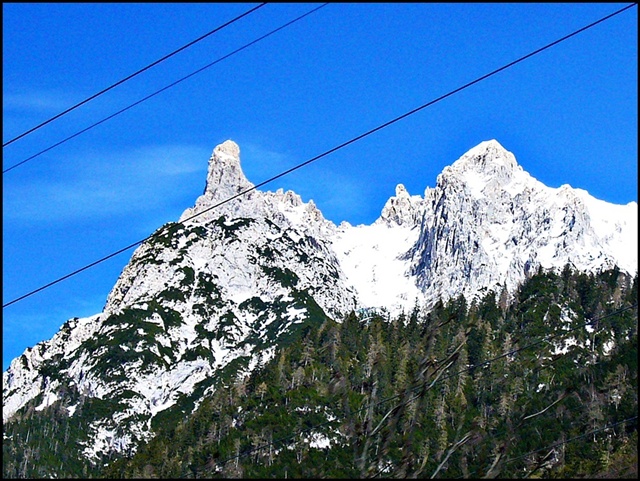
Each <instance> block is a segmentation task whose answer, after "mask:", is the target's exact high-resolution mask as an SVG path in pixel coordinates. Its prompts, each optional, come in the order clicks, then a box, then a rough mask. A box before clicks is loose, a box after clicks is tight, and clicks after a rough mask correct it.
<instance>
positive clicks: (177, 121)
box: [2, 3, 638, 370]
mask: <svg viewBox="0 0 640 481" xmlns="http://www.w3.org/2000/svg"><path fill="white" fill-rule="evenodd" d="M257 5H258V4H257V3H237V4H227V3H225V4H216V3H193V4H175V3H158V4H154V3H150V4H146V3H132V4H125V3H109V4H100V3H66V4H49V3H36V4H28V3H13V4H12V3H3V143H5V142H7V141H9V140H10V139H12V138H14V137H15V136H17V135H19V134H21V133H23V132H24V131H26V130H28V129H30V128H32V127H34V126H36V125H38V124H39V123H41V122H43V121H45V120H47V119H49V118H51V117H53V116H54V115H56V114H58V113H60V112H62V111H63V110H65V109H66V108H68V107H70V106H72V105H74V104H76V103H78V102H80V101H82V100H84V99H86V98H87V97H89V96H91V95H93V94H95V93H96V92H98V91H100V90H102V89H104V88H106V87H108V86H110V85H112V84H114V83H115V82H117V81H119V80H121V79H123V78H125V77H127V76H128V75H130V74H132V73H133V72H135V71H137V70H139V69H141V68H143V67H145V66H147V65H149V64H150V63H152V62H154V61H155V60H158V59H159V58H161V57H163V56H165V55H167V54H169V53H171V52H173V51H174V50H176V49H178V48H180V47H182V46H183V45H185V44H187V43H189V42H190V41H192V40H194V39H196V38H198V37H200V36H201V35H204V34H205V33H207V32H209V31H210V30H213V29H214V28H216V27H218V26H220V25H222V24H224V23H225V22H227V21H229V20H231V19H232V18H234V17H236V16H238V15H240V14H242V13H244V12H246V11H248V10H249V9H250V8H252V7H254V6H257ZM319 5H321V4H309V3H280V4H267V5H265V6H264V7H261V8H259V9H258V10H256V11H254V12H253V13H251V14H250V15H248V16H246V17H244V18H242V19H241V20H239V21H237V22H235V23H233V24H232V25H230V26H228V27H226V28H224V29H223V30H221V31H219V32H218V33H216V34H213V35H211V36H209V37H207V38H206V39H204V40H202V41H201V42H198V43H197V44H195V45H193V46H192V47H190V48H188V49H186V50H184V51H182V52H181V53H179V54H177V55H175V56H173V57H171V58H170V59H168V60H166V61H164V62H162V63H161V64H159V65H157V66H156V67H154V68H152V69H150V70H148V71H146V72H144V73H142V74H141V75H139V76H137V77H135V78H133V79H131V80H130V81H127V82H125V83H124V84H122V85H120V86H119V87H117V88H115V89H113V90H111V91H109V92H107V93H106V94H104V95H102V96H100V97H98V98H96V99H95V100H92V101H91V102H89V103H87V104H86V105H84V106H82V107H80V108H78V109H76V110H74V111H72V112H70V113H69V114H67V115H65V116H63V117H61V118H60V119H58V120H56V121H54V122H52V123H50V124H48V125H46V126H44V127H43V128H41V129H38V130H37V131H35V132H33V133H31V134H29V135H28V136H26V137H24V138H22V139H20V140H17V141H16V142H14V143H12V144H10V145H7V146H6V147H4V148H3V170H4V169H7V168H9V167H11V166H13V165H15V164H16V163H18V162H21V161H22V160H24V159H26V158H28V157H30V156H32V155H34V154H36V153H38V152H40V151H42V150H44V149H46V148H48V147H50V146H51V145H53V144H55V143H57V142H60V141H61V140H63V139H65V138H67V137H69V136H71V135H73V134H75V133H76V132H78V131H80V130H82V129H84V128H86V127H88V126H90V125H92V124H93V123H96V122H98V121H100V120H102V119H104V118H106V117H108V116H109V115H111V114H113V113H115V112H117V111H118V110H120V109H123V108H125V107H127V106H129V105H131V104H133V103H134V102H137V101H139V100H140V99H142V98H144V97H146V96H147V95H150V94H152V93H154V92H156V91H158V90H160V89H162V88H164V87H165V86H167V85H169V84H171V83H172V82H175V81H176V80H179V79H180V78H183V77H185V76H187V75H189V74H190V73H192V72H194V71H196V70H198V69H200V68H201V67H203V66H205V65H208V64H210V63H212V62H214V61H215V60H217V59H219V58H221V57H223V56H225V55H227V54H228V53H230V52H233V51H234V50H236V49H238V48H240V47H242V46H244V45H246V44H248V43H250V42H252V41H253V40H255V39H256V38H258V37H261V36H262V35H265V34H267V33H268V32H270V31H272V30H274V29H276V28H278V27H280V26H281V25H283V24H285V23H287V22H289V21H291V20H293V19H295V18H296V17H298V16H300V15H302V14H304V13H306V12H308V11H310V10H312V9H314V8H316V7H318V6H319ZM626 5H628V4H624V3H618V4H612V3H601V4H599V3H571V4H562V3H544V4H536V3H533V4H532V3H528V4H515V3H514V4H510V3H490V4H456V3H454V4H451V3H445V4H429V3H417V4H406V3H402V4H384V3H375V4H329V5H327V6H326V7H323V8H321V9H319V10H318V11H316V12H315V13H313V14H311V15H309V16H308V17H305V18H304V19H302V20H300V21H298V22H296V23H294V24H292V25H290V26H288V27H287V28H285V29H283V30H281V31H279V32H277V33H275V34H273V35H271V36H270V37H268V38H266V39H264V40H262V41H260V42H258V43H256V44H254V45H252V46H250V47H248V48H246V49H244V50H242V51H241V52H239V53H237V54H235V55H233V56H231V57H229V58H227V59H225V60H223V61H221V62H219V63H217V64H215V65H213V66H212V67H210V68H208V69H206V70H204V71H202V72H200V73H199V74H197V75H194V76H193V77H191V78H189V79H187V80H185V81H183V82H181V83H180V84H178V85H176V86H174V87H172V88H170V89H168V90H166V91H164V92H162V93H160V94H158V95H156V96H154V97H153V98H151V99H149V100H147V101H145V102H143V103H141V104H139V105H137V106H135V107H133V108H131V109H129V110H127V111H126V112H124V113H122V114H120V115H118V116H116V117H114V118H112V119H110V120H108V121H106V122H104V123H103V124H101V125H98V126H97V127H95V128H93V129H91V130H89V131H87V132H85V133H84V134H81V135H79V136H77V137H75V138H73V139H71V140H69V141H67V142H65V143H64V144H62V145H60V146H58V147H56V148H54V149H51V150H50V151H48V152H46V153H44V154H42V155H40V156H38V157H36V158H34V159H32V160H30V161H29V162H26V163H25V164H23V165H21V166H19V167H17V168H15V169H13V170H11V171H9V172H6V173H4V174H3V304H4V303H7V302H9V301H11V300H13V299H15V298H17V297H19V296H21V295H23V294H25V293H27V292H29V291H31V290H33V289H37V288H39V287H40V286H42V285H45V284H47V283H49V282H51V281H53V280H55V279H58V278H59V277H62V276H64V275H66V274H68V273H70V272H72V271H74V270H76V269H78V268H80V267H83V266H84V265H86V264H89V263H91V262H93V261H95V260H97V259H99V258H101V257H103V256H106V255H108V254H110V253H112V252H114V251H117V250H118V249H120V248H122V247H125V246H127V245H129V244H131V243H133V242H136V241H138V240H141V239H143V238H145V237H147V236H148V235H150V234H151V233H153V231H154V230H155V229H157V228H158V227H160V226H161V225H163V224H164V223H166V222H170V221H175V220H177V219H178V217H179V216H180V214H181V213H182V212H183V211H184V210H185V209H186V208H188V207H190V206H192V205H193V203H194V202H195V199H196V198H197V197H198V195H200V194H201V193H202V190H203V188H204V184H205V178H206V169H207V161H208V158H209V156H210V154H211V152H212V150H213V148H214V147H215V146H216V145H217V144H219V143H221V142H223V141H225V140H227V139H232V140H234V141H235V142H237V143H238V144H239V146H240V149H241V162H242V167H243V169H244V171H245V174H246V175H247V177H248V179H249V180H250V181H252V182H253V183H254V184H258V183H260V182H262V181H264V180H266V179H268V178H270V177H272V176H274V175H276V174H278V173H280V172H282V171H284V170H286V169H288V168H290V167H293V166H295V165H297V164H299V163H301V162H304V161H305V160H307V159H310V158H312V157H314V156H316V155H318V154H321V153H323V152H325V151H327V150H329V149H332V148H333V147H335V146H337V145H339V144H341V143H343V142H345V141H348V140H350V139H352V138H354V137H356V136H358V135H360V134H362V133H364V132H366V131H368V130H370V129H373V128H375V127H377V126H379V125H381V124H383V123H385V122H387V121H389V120H391V119H393V118H396V117H398V116H400V115H402V114H404V113H405V112H408V111H410V110H412V109H414V108H416V107H418V106H420V105H423V104H425V103H427V102H429V101H431V100H433V99H436V98H438V97H440V96H442V95H444V94H447V93H448V92H450V91H452V90H454V89H456V88H458V87H460V86H462V85H464V84H466V83H468V82H471V81H473V80H475V79H476V78H478V77H480V76H482V75H485V74H487V73H489V72H491V71H493V70H495V69H497V68H499V67H502V66H503V65H505V64H508V63H509V62H512V61H514V60H516V59H518V58H519V57H521V56H524V55H526V54H528V53H530V52H532V51H534V50H536V49H538V48H540V47H542V46H544V45H546V44H548V43H551V42H553V41H555V40H557V39H559V38H561V37H563V36H565V35H567V34H569V33H571V32H573V31H575V30H577V29H579V28H581V27H583V26H585V25H588V24H589V23H592V22H594V21H596V20H598V19H600V18H601V17H604V16H606V15H608V14H610V13H613V12H615V11H616V10H619V9H620V8H622V7H624V6H626ZM637 45H638V8H637V6H635V7H632V8H631V9H629V10H627V11H625V12H623V13H621V14H619V15H617V16H615V17H613V18H611V19H609V20H608V21H606V22H604V23H602V24H599V25H597V26H595V27H593V28H591V29H589V30H587V31H585V32H583V33H581V34H579V35H577V36H576V37H573V38H570V39H568V40H567V41H565V42H563V43H561V44H559V45H557V46H555V47H553V48H551V49H549V50H546V51H544V52H542V53H540V54H539V55H536V56H534V57H532V58H529V59H528V60H526V61H524V62H522V63H520V64H518V65H515V66H514V67H512V68H510V69H507V70H505V71H503V72H501V73H499V74H497V75H495V76H493V77H491V78H489V79H487V80H485V81H482V82H480V83H478V84H476V85H473V86H472V87H470V88H468V89H466V90H464V91H462V92H459V93H458V94H455V95H453V96H451V97H448V98H446V99H445V100H443V101H441V102H439V103H437V104H435V105H433V106H431V107H428V108H426V109H424V110H422V111H420V112H418V113H416V114H415V115H412V116H410V117H408V118H406V119H404V120H402V121H400V122H397V123H395V124H393V125H391V126H389V127H387V128H385V129H382V130H380V131H378V132H376V133H375V134H373V135H370V136H368V137H366V138H364V139H362V140H360V141H358V142H355V143H354V144H351V145H349V146H348V147H346V148H344V149H341V150H340V151H338V152H335V153H333V154H331V155H329V156H327V157H325V158H323V159H321V160H319V161H317V162H315V163H313V164H311V165H309V166H307V167H304V168H302V169H300V170H298V171H296V172H294V173H292V174H290V175H287V176H284V177H282V178H280V179H278V180H277V181H275V182H274V183H272V184H269V185H268V186H264V187H263V188H262V190H276V189H277V188H279V187H282V188H284V189H285V190H286V189H291V190H294V191H296V192H297V193H298V194H300V195H301V196H302V198H303V200H304V201H308V200H310V199H313V200H314V202H315V203H316V204H317V205H318V206H319V208H320V209H321V210H322V212H323V214H324V215H325V217H327V218H328V219H330V220H332V221H334V222H336V223H339V222H341V221H342V220H347V221H349V222H351V223H352V224H360V223H365V224H369V223H371V222H373V221H374V220H375V219H376V218H377V217H378V215H379V214H380V210H381V209H382V207H383V205H384V203H385V201H386V199H387V198H388V197H389V196H391V195H393V194H394V192H395V186H396V185H397V184H398V183H402V184H404V185H405V187H406V188H407V190H408V191H409V193H410V194H412V195H414V194H422V193H423V192H424V189H425V188H426V187H429V186H431V187H432V186H433V185H434V184H435V179H436V176H437V175H438V174H439V173H440V172H441V171H442V169H443V168H444V167H445V166H447V165H450V164H451V163H452V162H454V161H455V160H456V159H457V158H458V157H460V156H461V155H462V154H463V153H464V152H466V151H467V150H468V149H470V148H471V147H473V146H475V145H477V144H478V143H480V142H481V141H483V140H488V139H496V140H498V141H499V142H500V143H501V144H502V145H503V146H504V147H505V148H507V149H508V150H510V151H511V152H513V153H514V154H515V156H516V159H517V160H518V162H519V163H520V165H522V166H523V168H524V169H525V170H526V171H528V172H529V173H530V174H531V175H533V176H534V177H535V178H537V179H538V180H540V181H542V182H543V183H545V184H547V185H549V186H552V187H558V186H560V185H562V184H565V183H566V184H570V185H571V186H572V187H578V188H582V189H586V190H588V191H589V192H590V193H591V194H592V195H594V196H595V197H597V198H600V199H603V200H606V201H609V202H613V203H617V204H626V203H628V202H631V201H635V202H637V199H638V169H637V164H638V137H637V131H638V110H637V103H638V98H637V96H638V51H637ZM132 252H133V251H132V250H130V251H127V252H125V253H123V254H120V255H118V256H116V257H114V258H112V259H110V260H109V261H106V262H104V263H102V264H99V265H97V266H95V267H93V268H91V269H89V270H87V271H84V272H82V273H80V274H78V275H76V276H74V277H72V278H69V279H67V280H66V281H63V282H60V283H58V284H56V285H55V286H52V287H50V288H48V289H46V290H43V291H41V292H39V293H37V294H34V295H33V296H31V297H28V298H26V299H24V300H22V301H19V302H17V303H15V304H12V305H10V306H7V307H5V308H4V309H3V321H2V322H3V370H4V369H6V368H7V367H8V365H9V362H10V361H11V360H12V359H13V358H15V357H17V356H19V355H20V354H21V353H22V352H23V351H24V349H25V348H27V347H29V346H33V345H35V344H36V343H37V342H40V341H42V340H46V339H49V338H51V337H52V336H53V334H55V332H57V330H58V329H59V327H60V326H61V325H62V324H63V323H64V322H65V321H66V320H67V319H69V318H71V317H75V316H77V317H83V316H88V315H91V314H95V313H98V312H100V311H101V309H102V307H103V305H104V302H105V300H106V297H107V295H108V293H109V291H110V289H111V287H112V286H113V285H114V283H115V281H116V279H117V277H118V276H119V274H120V272H121V271H122V269H123V268H124V266H125V265H126V263H127V262H128V260H129V258H130V256H131V254H132Z"/></svg>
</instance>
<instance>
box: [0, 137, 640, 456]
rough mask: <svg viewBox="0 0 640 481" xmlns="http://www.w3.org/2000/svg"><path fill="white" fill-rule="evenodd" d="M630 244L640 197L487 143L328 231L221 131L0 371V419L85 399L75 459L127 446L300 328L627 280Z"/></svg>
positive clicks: (632, 269) (72, 408)
mask: <svg viewBox="0 0 640 481" xmlns="http://www.w3.org/2000/svg"><path fill="white" fill-rule="evenodd" d="M242 193H244V194H242ZM240 194H242V195H240ZM229 199H231V200H229ZM636 253H637V204H636V203H631V204H628V205H626V206H618V205H611V204H607V203H605V202H602V201H599V200H597V199H594V198H592V197H591V196H589V195H588V193H586V192H584V191H580V190H574V189H572V188H570V187H569V186H562V187H561V188H558V189H554V188H549V187H546V186H544V185H543V184H541V183H540V182H538V181H537V180H535V179H533V178H532V177H531V176H530V175H529V174H527V173H526V172H524V171H523V170H522V168H521V167H520V166H519V165H518V164H517V163H516V160H515V157H514V156H513V155H512V154H511V153H509V152H507V151H506V150H505V149H504V148H502V146H501V145H500V144H499V143H498V142H496V141H488V142H483V143H481V144H480V145H478V146H477V147H475V148H473V149H472V150H470V151H469V152H467V153H466V154H465V155H463V156H462V157H461V158H460V159H458V160H457V161H456V162H454V163H453V164H452V165H451V166H449V167H447V168H445V169H444V171H443V172H442V173H441V174H440V175H439V176H438V178H437V182H436V186H435V187H434V188H428V189H426V191H425V193H424V196H419V195H410V194H409V193H408V192H407V191H406V189H405V188H404V187H403V186H402V185H398V187H397V188H396V192H395V196H394V197H391V198H390V199H389V200H388V201H387V203H386V205H385V206H384V207H383V209H382V212H381V216H380V218H379V219H378V220H377V221H376V222H374V223H373V224H372V225H370V226H351V225H349V224H347V223H343V224H341V225H340V226H336V225H334V224H333V223H332V222H330V221H328V220H326V219H324V217H323V216H322V213H321V212H320V211H319V210H318V208H317V207H316V206H315V205H314V204H313V202H312V201H310V202H308V203H304V202H302V200H301V199H300V197H299V196H298V195H297V194H295V193H294V192H291V191H288V192H283V191H282V190H279V191H277V192H275V193H274V192H261V191H258V190H254V189H253V184H251V183H250V182H249V181H248V180H247V179H246V177H245V176H244V173H243V172H242V169H241V167H240V150H239V148H238V146H237V145H236V144H235V143H233V142H231V141H227V142H225V143H223V144H221V145H219V146H218V147H216V148H215V150H214V151H213V154H212V156H211V158H210V160H209V171H208V175H207V183H206V188H205V190H204V193H203V194H202V195H201V196H200V197H198V199H197V200H196V202H195V205H194V207H192V208H189V209H187V210H186V211H185V212H184V213H183V215H182V216H181V218H180V221H179V222H178V223H170V224H167V225H165V226H163V227H161V228H160V229H158V231H157V232H156V233H155V234H154V235H153V236H151V237H150V238H149V239H148V240H147V241H146V242H144V243H143V244H142V245H141V246H140V247H139V248H138V249H137V250H136V251H135V252H134V254H133V256H132V258H131V260H130V262H129V263H128V265H127V266H126V267H125V268H124V270H123V272H122V274H121V276H120V278H119V279H118V281H117V282H116V284H115V286H114V287H113V289H112V291H111V293H110V294H109V296H108V298H107V301H106V304H105V307H104V310H103V312H101V313H99V314H96V315H95V316H92V317H89V318H84V319H72V320H69V321H68V322H67V323H65V324H64V325H63V326H62V327H61V329H60V331H59V332H58V334H56V336H54V338H52V339H51V340H50V341H47V342H43V343H40V344H38V345H37V346H35V347H34V348H33V349H28V350H27V351H25V353H24V354H23V355H22V356H20V357H19V358H17V359H15V360H14V361H13V362H12V364H11V366H10V368H9V369H8V370H7V371H6V372H5V373H3V420H4V421H7V420H8V419H10V418H11V417H12V416H14V415H15V413H16V412H18V411H19V410H21V409H23V408H25V406H27V405H30V406H32V407H33V408H34V409H35V410H36V411H37V410H41V409H44V408H45V407H47V406H50V405H52V404H53V403H56V402H61V403H62V405H63V406H64V409H66V412H67V413H68V415H69V416H74V415H77V413H78V412H79V411H80V410H81V409H82V406H86V403H87V402H88V401H87V400H94V401H95V402H98V403H103V404H104V405H108V406H111V407H110V408H103V409H93V410H91V411H90V412H89V414H87V410H85V415H87V416H88V418H87V419H88V420H87V432H86V439H84V440H83V441H82V443H81V452H82V455H84V456H86V457H88V458H90V459H91V458H95V457H97V456H99V455H100V454H105V453H109V452H113V451H115V452H126V451H128V450H134V449H135V446H136V445H137V444H138V443H139V442H140V441H142V440H145V439H147V438H148V437H149V436H150V435H151V433H152V432H153V426H154V423H155V422H157V419H160V417H161V416H162V415H163V413H164V412H165V411H167V410H168V409H169V408H171V409H176V408H179V409H180V410H182V412H184V413H188V412H190V410H192V409H193V408H194V407H195V406H197V405H198V404H199V402H200V401H201V400H202V398H203V397H204V396H206V395H207V394H208V393H209V392H211V391H212V390H213V389H215V388H216V386H218V385H220V383H222V382H224V380H225V379H226V378H227V377H228V376H229V375H231V374H235V373H238V372H248V371H251V370H252V369H254V368H255V366H257V365H259V364H261V363H263V362H265V361H266V360H268V359H269V358H270V357H272V356H273V354H274V352H275V349H276V347H277V346H278V345H280V344H281V343H283V342H286V340H287V339H288V338H289V337H291V336H293V335H295V333H296V331H297V330H298V329H300V328H301V327H302V326H304V325H305V323H310V322H321V321H322V320H323V319H325V318H326V317H330V318H333V319H336V320H341V319H342V316H343V315H345V314H348V313H349V312H350V311H352V310H355V309H359V308H383V307H384V308H386V309H388V310H390V311H395V312H398V311H401V310H405V311H408V310H411V309H412V308H413V307H414V306H415V305H421V306H424V307H427V308H428V307H430V306H431V305H433V304H434V303H435V302H436V301H437V299H438V298H442V299H443V300H446V299H448V298H452V297H456V296H458V295H459V294H461V293H462V294H464V295H465V296H467V297H468V298H470V299H471V298H473V297H474V296H476V295H483V294H484V293H485V292H486V291H488V290H494V291H500V290H502V289H503V288H506V289H507V290H508V291H513V290H514V289H515V288H516V287H517V286H518V285H519V284H520V283H521V282H522V281H523V280H524V279H525V278H526V277H527V276H529V275H530V274H531V273H533V272H535V271H537V269H538V267H542V268H545V269H558V270H559V269H562V268H563V267H564V265H566V264H567V263H568V264H570V265H571V266H572V267H573V269H575V270H578V271H585V272H593V271H599V270H603V269H606V268H610V267H613V266H614V265H615V266H618V267H619V268H620V269H621V270H622V271H624V272H626V273H629V274H631V275H635V273H636V272H637V254H636ZM114 406H115V407H114Z"/></svg>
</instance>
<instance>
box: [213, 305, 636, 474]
mask: <svg viewBox="0 0 640 481" xmlns="http://www.w3.org/2000/svg"><path fill="white" fill-rule="evenodd" d="M637 307H638V304H637V303H636V304H633V305H631V306H627V307H624V308H621V309H618V310H616V311H614V312H611V313H609V314H606V315H603V316H600V317H597V318H595V319H592V320H590V321H588V322H586V323H583V324H581V325H579V326H576V327H574V328H572V329H569V330H567V331H563V332H561V333H559V334H555V335H551V336H546V337H544V338H542V339H538V340H537V341H533V342H531V343H529V344H527V345H525V346H523V347H520V348H517V349H512V350H511V351H508V352H506V353H503V354H501V355H500V356H497V357H495V358H493V359H489V360H488V361H484V362H481V363H479V364H476V365H473V366H470V367H468V368H465V369H462V370H460V371H457V372H455V373H452V374H448V375H446V376H440V375H438V376H437V377H436V379H435V380H434V381H432V382H431V385H430V386H429V388H428V389H430V388H431V387H433V385H434V384H435V383H436V382H439V381H443V380H445V379H448V378H450V377H453V376H456V375H458V374H461V373H463V372H467V371H472V370H474V369H476V368H479V367H482V366H484V365H487V364H490V363H492V362H495V361H498V360H500V359H502V358H504V357H507V356H511V355H514V354H517V353H518V352H520V351H523V350H525V349H529V348H531V347H534V346H537V345H538V344H541V343H543V342H548V341H550V340H552V339H554V338H556V337H560V336H564V335H566V334H569V333H571V332H573V331H575V330H577V329H582V328H584V327H586V326H588V325H591V324H594V323H596V322H598V321H601V320H602V319H606V318H608V317H612V316H615V315H618V314H621V313H623V312H625V311H628V310H630V309H633V308H637ZM439 327H441V326H437V328H439ZM446 367H448V366H445V368H446ZM425 384H426V381H425V382H423V383H420V384H419V385H418V386H415V387H413V388H411V389H409V390H407V391H406V392H404V393H401V394H395V395H393V396H390V397H388V398H385V399H383V400H381V401H379V402H377V403H375V404H374V405H373V407H379V406H381V405H383V404H386V403H388V402H389V401H393V400H394V399H398V398H400V397H402V396H406V395H407V394H408V393H411V392H412V391H415V390H418V389H423V388H424V386H425ZM412 400H413V399H408V400H407V401H405V402H404V403H402V404H407V403H409V402H411V401H412ZM397 407H399V406H397ZM369 408H370V406H363V407H361V408H360V409H358V410H356V411H355V412H354V415H355V414H358V413H360V412H362V411H364V410H366V409H369ZM394 409H395V408H394ZM631 419H634V418H631ZM383 421H384V419H383ZM626 421H628V419H627V420H626ZM332 422H334V421H325V422H323V423H319V424H316V425H314V426H311V427H308V428H306V429H303V430H301V431H298V432H296V433H294V434H289V435H287V436H283V437H281V438H278V439H276V440H274V441H270V442H268V443H265V444H263V445H260V446H256V447H253V448H250V449H248V450H246V451H243V452H242V453H240V454H237V455H235V456H231V457H228V458H226V459H224V460H222V461H219V462H216V465H218V466H224V465H225V464H227V463H228V462H230V461H233V460H234V459H240V458H243V457H246V456H248V455H250V454H252V453H254V452H256V451H262V450H263V449H266V448H268V447H269V446H273V445H275V444H278V443H282V442H284V441H288V440H291V439H293V438H295V437H296V436H298V435H302V434H308V433H311V432H312V431H314V430H316V429H318V428H320V427H323V426H326V425H328V424H330V423H332ZM622 422H624V421H622ZM617 424H620V423H617ZM609 427H611V426H609ZM609 427H607V429H608V428H609ZM602 429H605V428H602ZM602 429H600V430H602ZM587 434H592V433H587ZM578 437H581V436H578ZM574 439H576V438H574ZM565 442H569V441H565ZM558 444H561V443H558ZM551 447H553V446H550V447H548V448H541V449H538V450H536V451H532V452H531V453H527V455H528V454H532V453H534V452H537V451H541V450H542V449H550V448H551ZM516 459H519V458H514V459H512V460H510V461H513V460H516Z"/></svg>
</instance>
